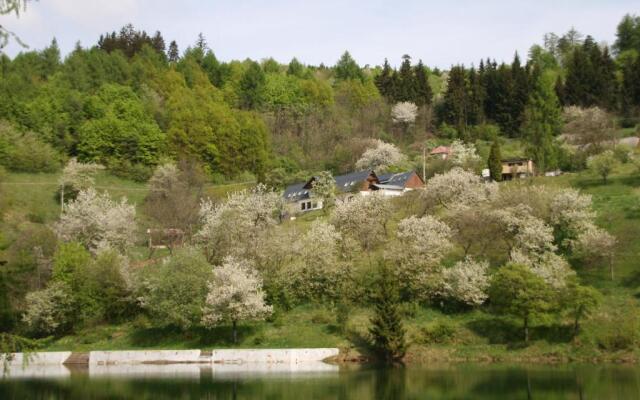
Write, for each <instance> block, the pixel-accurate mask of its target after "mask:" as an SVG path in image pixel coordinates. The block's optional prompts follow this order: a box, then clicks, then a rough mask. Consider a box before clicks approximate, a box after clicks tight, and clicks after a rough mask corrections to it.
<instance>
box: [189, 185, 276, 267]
mask: <svg viewBox="0 0 640 400" xmlns="http://www.w3.org/2000/svg"><path fill="white" fill-rule="evenodd" d="M280 206H281V198H280V196H279V195H278V194H277V193H276V192H274V191H272V190H268V189H267V187H266V186H264V185H262V184H260V185H258V186H257V187H256V188H254V189H252V190H243V191H240V192H235V193H232V194H231V195H229V197H228V199H227V201H226V202H223V203H213V202H212V201H211V200H208V199H207V200H203V201H202V203H201V205H200V219H201V222H202V226H201V228H200V230H199V231H198V232H197V233H196V235H195V238H196V241H197V242H199V243H201V244H203V245H204V247H205V248H206V249H208V252H209V258H210V259H211V258H212V257H213V256H217V258H218V259H221V258H222V257H224V256H225V255H230V254H231V255H238V256H240V255H241V256H243V257H247V252H251V249H255V248H256V246H255V241H258V240H260V239H261V236H262V235H263V234H264V233H265V232H266V231H267V230H268V229H269V228H271V227H272V226H274V225H275V224H276V223H277V222H278V221H277V219H276V218H277V214H278V210H279V208H280Z"/></svg>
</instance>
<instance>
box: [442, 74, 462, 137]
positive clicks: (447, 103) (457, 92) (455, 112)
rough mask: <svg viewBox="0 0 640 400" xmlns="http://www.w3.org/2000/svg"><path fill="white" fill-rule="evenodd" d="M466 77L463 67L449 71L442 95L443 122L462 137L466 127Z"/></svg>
mask: <svg viewBox="0 0 640 400" xmlns="http://www.w3.org/2000/svg"><path fill="white" fill-rule="evenodd" d="M467 105H468V101H467V77H466V72H465V69H464V67H463V66H460V65H458V66H455V67H452V68H451V71H449V79H448V80H447V91H446V92H445V94H444V102H443V113H444V121H445V122H446V123H448V124H450V125H453V126H455V127H456V129H457V131H458V134H459V135H460V136H461V137H462V136H464V134H465V131H466V127H467Z"/></svg>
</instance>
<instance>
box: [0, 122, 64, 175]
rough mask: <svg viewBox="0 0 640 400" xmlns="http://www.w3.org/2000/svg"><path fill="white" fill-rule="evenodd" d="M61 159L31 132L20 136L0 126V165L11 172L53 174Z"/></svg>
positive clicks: (51, 148)
mask: <svg viewBox="0 0 640 400" xmlns="http://www.w3.org/2000/svg"><path fill="white" fill-rule="evenodd" d="M61 164H62V157H61V156H60V154H59V153H58V152H57V151H56V150H55V149H54V148H53V147H51V146H50V145H49V144H47V143H45V142H43V141H41V140H40V139H39V138H38V137H37V135H36V134H35V133H33V132H26V133H24V134H21V133H19V132H17V131H15V130H14V129H13V128H11V127H10V126H8V125H6V124H0V165H3V166H5V167H6V168H8V169H10V170H12V171H20V172H55V171H58V170H59V169H60V166H61Z"/></svg>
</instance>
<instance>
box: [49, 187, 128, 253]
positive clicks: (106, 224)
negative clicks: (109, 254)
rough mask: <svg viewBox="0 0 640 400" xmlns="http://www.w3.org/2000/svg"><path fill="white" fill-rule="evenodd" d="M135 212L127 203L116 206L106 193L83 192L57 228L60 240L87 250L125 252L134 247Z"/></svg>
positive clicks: (68, 206)
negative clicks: (75, 242) (77, 244)
mask: <svg viewBox="0 0 640 400" xmlns="http://www.w3.org/2000/svg"><path fill="white" fill-rule="evenodd" d="M134 221H135V208H134V207H133V206H132V205H129V204H128V203H127V201H126V199H124V198H123V199H122V200H121V201H120V202H119V203H116V202H114V201H113V200H111V199H110V198H109V195H108V194H106V193H103V194H99V193H98V192H96V191H95V189H93V188H90V189H87V190H82V191H80V193H79V194H78V197H77V198H76V199H75V200H73V201H71V202H69V204H68V205H67V207H66V208H65V212H64V213H63V214H62V216H61V217H60V221H58V222H57V223H56V225H55V230H56V233H57V234H58V236H59V237H60V239H61V240H64V241H77V242H80V243H82V244H83V245H84V246H85V247H86V248H87V249H90V250H91V251H94V252H95V251H97V250H98V249H101V248H114V249H118V250H120V251H125V250H126V249H127V248H128V247H130V246H131V245H132V244H133V241H134V233H135V229H136V227H135V223H134Z"/></svg>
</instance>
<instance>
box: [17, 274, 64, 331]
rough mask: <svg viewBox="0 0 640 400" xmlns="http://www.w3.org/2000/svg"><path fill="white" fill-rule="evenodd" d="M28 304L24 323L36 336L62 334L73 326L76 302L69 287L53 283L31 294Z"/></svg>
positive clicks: (28, 297)
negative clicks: (72, 320)
mask: <svg viewBox="0 0 640 400" xmlns="http://www.w3.org/2000/svg"><path fill="white" fill-rule="evenodd" d="M26 302H27V312H26V313H25V314H24V316H23V321H24V322H25V323H26V325H27V327H28V328H29V330H30V331H31V332H32V333H34V334H35V335H48V334H52V333H61V332H64V331H66V330H67V329H68V328H69V327H70V326H71V318H72V315H73V311H74V302H73V296H72V293H71V288H70V287H69V286H68V285H66V284H64V283H62V282H53V283H52V284H51V285H49V287H47V288H46V289H44V290H39V291H36V292H31V293H29V294H28V295H27V299H26Z"/></svg>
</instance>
